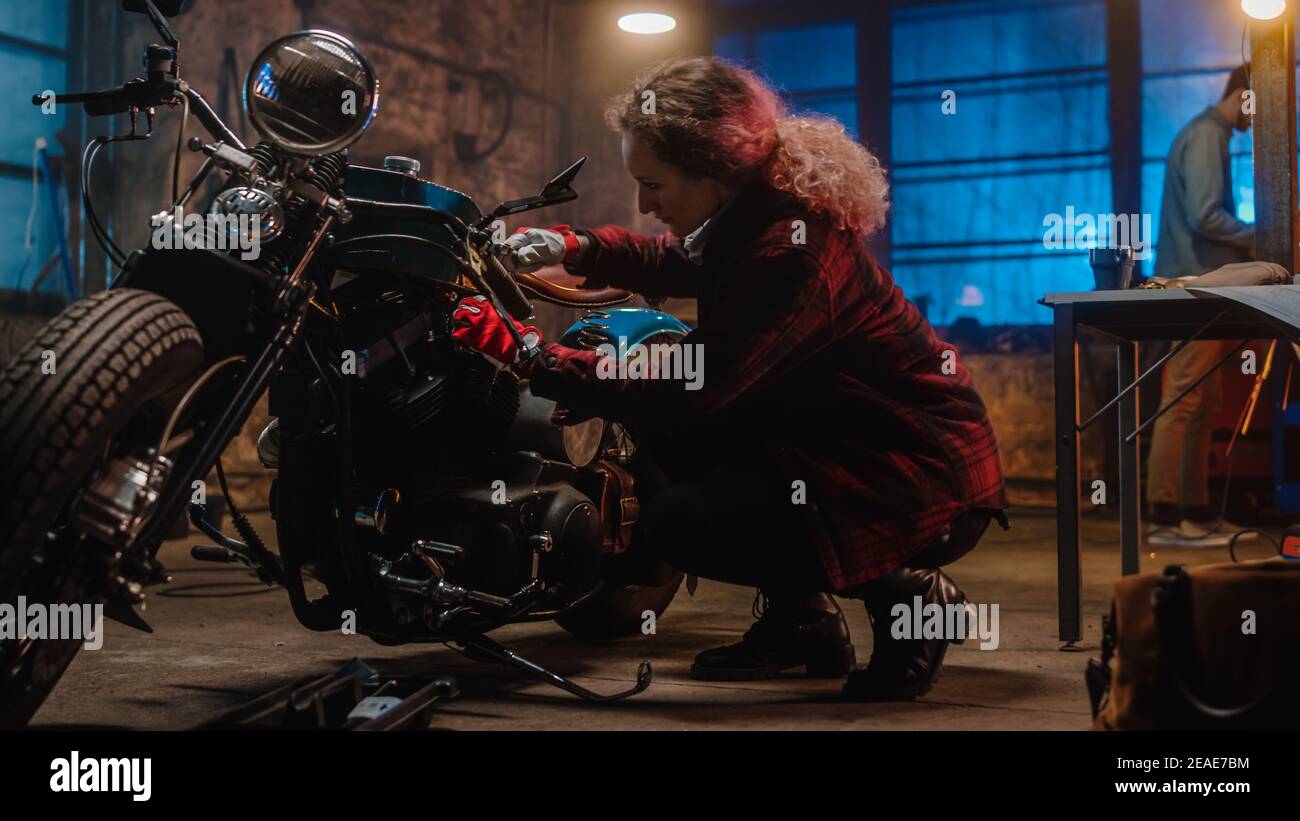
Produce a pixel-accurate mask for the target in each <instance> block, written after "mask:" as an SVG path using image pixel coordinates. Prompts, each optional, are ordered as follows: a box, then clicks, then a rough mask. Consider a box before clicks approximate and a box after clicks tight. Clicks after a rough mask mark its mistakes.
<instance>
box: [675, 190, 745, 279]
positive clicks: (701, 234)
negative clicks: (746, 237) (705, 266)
mask: <svg viewBox="0 0 1300 821" xmlns="http://www.w3.org/2000/svg"><path fill="white" fill-rule="evenodd" d="M735 201H736V195H735V194H733V195H732V196H731V197H729V198H728V199H727V201H726V202H724V203H723V204H722V207H721V208H719V209H718V210H717V211H716V212H714V214H713V216H711V217H709V218H708V219H706V220H705V221H704V223H703V224H702V225H700V227H699V228H696V229H695V230H694V231H692V232H690V233H689V234H687V235H686V236H685V237H683V238H682V245H683V246H685V248H686V256H687V257H688V258H689V259H690V260H691V262H694V263H695V264H696V265H699V264H701V263H702V262H703V261H704V246H705V244H706V243H707V242H708V241H709V235H710V234H712V233H713V229H714V227H715V226H716V225H717V222H718V217H719V216H720V215H721V214H722V213H723V212H725V211H726V210H727V209H728V208H730V207H731V204H732V203H734V202H735Z"/></svg>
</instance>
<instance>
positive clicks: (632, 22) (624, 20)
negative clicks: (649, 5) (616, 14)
mask: <svg viewBox="0 0 1300 821" xmlns="http://www.w3.org/2000/svg"><path fill="white" fill-rule="evenodd" d="M618 27H619V28H621V29H623V31H630V32H632V33H633V34H663V33H664V32H665V31H672V30H673V29H675V28H677V21H676V20H674V19H673V18H671V17H669V16H668V15H667V14H655V13H651V12H643V13H641V14H625V15H623V16H622V17H620V18H618Z"/></svg>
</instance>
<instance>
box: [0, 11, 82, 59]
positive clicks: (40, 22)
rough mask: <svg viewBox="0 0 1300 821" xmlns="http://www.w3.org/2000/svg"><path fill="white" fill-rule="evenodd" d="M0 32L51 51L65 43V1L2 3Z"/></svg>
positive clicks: (63, 45) (66, 19)
mask: <svg viewBox="0 0 1300 821" xmlns="http://www.w3.org/2000/svg"><path fill="white" fill-rule="evenodd" d="M4 5H5V6H7V8H6V9H5V12H4V14H3V15H0V32H3V33H5V34H10V35H13V36H14V37H21V38H22V39H24V40H32V41H34V42H37V43H41V44H43V45H47V46H53V47H54V48H59V49H61V48H65V47H66V46H67V43H68V4H67V3H66V2H65V0H28V2H18V0H4Z"/></svg>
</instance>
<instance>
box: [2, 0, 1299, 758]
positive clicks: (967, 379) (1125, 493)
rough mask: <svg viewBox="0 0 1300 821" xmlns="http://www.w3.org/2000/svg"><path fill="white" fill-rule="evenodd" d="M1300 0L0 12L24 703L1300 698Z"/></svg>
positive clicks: (348, 719)
mask: <svg viewBox="0 0 1300 821" xmlns="http://www.w3.org/2000/svg"><path fill="white" fill-rule="evenodd" d="M1298 5H1300V4H1296V3H1284V2H1282V0H1276V2H1269V1H1268V0H1246V2H1244V3H1242V2H1238V0H803V2H778V1H777V0H698V2H696V1H691V2H687V1H686V0H644V2H643V1H642V0H636V2H630V1H629V2H624V1H623V0H480V1H479V2H476V3H462V2H450V0H428V2H420V3H408V2H398V0H365V1H364V2H363V1H362V0H255V1H254V0H222V1H221V2H209V1H208V0H190V2H184V3H175V2H172V3H167V2H157V0H155V2H154V3H152V4H150V3H146V2H143V1H141V2H126V3H120V2H103V1H101V0H96V1H95V2H90V0H42V2H39V3H31V2H27V3H20V2H16V1H15V0H0V8H3V10H4V14H3V15H2V16H0V90H3V94H2V95H0V96H2V97H3V100H4V106H5V107H4V128H3V129H0V240H3V243H4V245H5V246H6V247H8V248H9V249H10V250H9V253H8V254H7V255H6V261H5V262H4V263H3V264H2V265H0V363H8V364H7V365H5V366H4V367H5V371H4V372H3V375H0V403H2V404H0V473H3V474H4V482H3V485H0V497H3V500H4V504H5V505H6V506H5V507H4V508H3V509H2V510H0V551H3V552H0V604H2V605H4V606H7V607H8V610H5V609H4V607H0V628H3V630H4V631H5V632H0V668H3V672H0V726H4V727H6V728H19V727H27V728H29V729H32V730H53V729H79V730H80V729H85V730H90V729H101V730H128V729H129V730H190V729H195V728H200V727H223V728H235V729H254V728H260V729H266V728H275V727H286V728H298V729H302V728H308V727H322V726H323V727H330V728H335V729H337V728H342V727H357V726H360V725H362V724H363V723H366V722H371V724H368V725H367V727H366V728H367V729H379V728H385V729H387V728H396V727H404V728H410V727H421V728H423V727H430V728H433V729H440V730H514V731H518V730H566V731H568V730H721V731H727V730H772V731H806V730H851V731H903V730H964V731H966V730H968V731H994V730H1020V731H1023V730H1034V731H1066V730H1089V729H1108V730H1160V729H1181V730H1186V729H1277V728H1292V729H1294V728H1295V727H1296V726H1300V714H1298V713H1297V708H1296V706H1295V702H1294V699H1293V698H1279V696H1278V694H1279V693H1281V692H1283V691H1288V692H1289V691H1290V690H1291V688H1290V682H1293V681H1294V676H1295V674H1296V673H1297V672H1300V671H1298V670H1297V669H1296V662H1295V659H1296V654H1295V646H1296V641H1297V639H1300V618H1297V617H1298V616H1300V612H1297V609H1298V608H1300V596H1298V595H1297V593H1300V563H1297V560H1300V526H1298V525H1297V520H1298V518H1300V517H1298V516H1297V514H1298V513H1300V407H1298V405H1300V403H1297V402H1296V401H1293V400H1295V399H1296V398H1297V396H1298V395H1300V394H1297V393H1296V392H1295V391H1294V390H1293V387H1292V385H1293V382H1296V381H1298V380H1296V379H1295V378H1294V377H1296V375H1297V374H1296V371H1297V364H1298V362H1300V359H1298V357H1300V344H1298V342H1300V285H1293V284H1292V277H1293V275H1294V273H1295V272H1296V270H1297V265H1298V264H1300V263H1298V262H1297V259H1296V248H1297V236H1296V229H1297V176H1296V164H1297V141H1296V126H1297V115H1296V80H1295V78H1296V66H1297V64H1296V60H1295V28H1296V25H1295V23H1296V19H1297V18H1296V14H1297V10H1296V9H1297V6H1298ZM149 6H152V12H153V13H154V15H155V16H153V17H151V9H150V8H148V7H149ZM128 7H131V8H128ZM294 33H301V34H294ZM170 35H174V37H172V38H171V39H172V40H174V42H169V39H168V37H169V36H170ZM142 55H143V62H142ZM77 92H98V94H89V95H87V97H86V98H85V99H79V98H77V97H76V96H75V93H77ZM70 95H71V96H70ZM362 132H364V133H362ZM146 133H147V134H149V136H148V138H147V139H144V138H143V136H144V135H145V134H146ZM128 135H132V136H128ZM102 137H116V139H113V140H104V139H101V138H102ZM583 158H585V162H584V163H582V164H580V165H578V166H577V167H576V168H575V163H578V161H579V160H582V159H583ZM497 203H502V204H503V205H501V206H500V207H498V206H497ZM214 215H217V216H223V217H224V216H228V217H230V219H231V220H232V221H231V222H229V223H223V222H220V221H219V220H218V221H216V222H215V224H216V225H217V226H218V227H217V228H215V229H214V228H212V225H213V224H214V221H213V219H212V218H213V217H214ZM250 215H251V216H250ZM190 218H192V219H193V224H194V225H195V226H199V227H198V228H195V229H194V230H193V231H191V221H190ZM223 232H224V233H223ZM250 232H251V233H250ZM227 240H228V241H229V242H230V243H231V244H230V245H229V246H227V245H225V244H220V243H225V242H226V241H227ZM246 240H247V241H250V242H251V243H253V244H251V245H244V244H242V243H244V242H245V241H246ZM620 346H621V347H620ZM629 346H634V347H635V348H636V349H637V350H639V351H641V352H642V353H645V354H646V357H647V358H645V359H637V357H638V356H640V354H639V353H637V352H636V351H631V352H629V351H628V347H629ZM656 351H658V353H656ZM611 354H612V356H611ZM625 354H626V356H628V357H631V360H624V365H625V366H626V367H625V368H624V370H622V371H620V370H619V369H618V367H617V366H615V365H614V364H613V363H615V362H616V361H617V360H618V359H619V358H620V357H622V356H624V355H625ZM660 355H662V359H659V360H656V361H657V364H655V365H653V366H652V365H651V364H646V363H648V362H650V359H651V358H654V357H656V356H660ZM693 356H694V357H696V358H693ZM638 363H639V364H644V365H645V368H643V369H641V370H638V369H637V368H636V367H634V365H636V364H638ZM606 366H609V367H608V368H607V367H606ZM693 366H699V371H698V373H695V374H694V375H695V376H698V381H697V382H696V383H695V384H691V383H690V379H691V378H692V373H693V371H692V368H693ZM611 373H612V374H613V375H612V376H611V375H610V374H611ZM683 382H686V383H687V384H685V385H683V384H682V383H683ZM1004 524H1005V525H1009V527H1006V526H1004ZM60 605H75V606H77V607H86V608H91V609H88V610H87V611H86V612H87V613H90V614H92V615H94V618H97V619H100V621H98V622H93V621H92V620H88V621H86V622H85V625H87V627H86V631H85V632H86V633H87V634H86V635H81V634H77V635H71V634H69V635H56V634H55V628H56V627H60V626H61V627H63V628H68V627H73V628H76V627H78V626H79V625H80V624H81V622H79V621H78V618H80V617H79V616H78V617H69V618H68V619H66V620H64V622H63V623H62V624H59V623H58V619H57V613H58V612H59V611H58V607H59V606H60ZM95 606H99V607H100V611H99V613H98V614H95V613H94V610H93V608H94V607H95ZM42 608H45V609H42ZM51 608H52V609H51ZM913 608H915V609H913ZM1180 608H1181V609H1180ZM67 612H74V611H67ZM75 612H77V613H80V612H81V611H79V610H78V611H75ZM47 613H48V614H49V615H48V619H47V617H46V615H45V614H47ZM900 614H901V615H900ZM932 615H934V616H935V618H934V620H933V621H932V620H931V616H932ZM85 618H86V619H91V615H87V616H86V617H85ZM945 619H946V620H945ZM92 623H94V624H99V625H100V627H101V628H102V633H98V632H96V631H95V630H92V628H91V627H90V625H92ZM932 628H933V630H932ZM1002 628H1006V629H1005V631H1003V630H1002ZM953 630H956V631H957V632H956V633H953V632H952V631H953ZM968 631H969V632H968ZM73 632H74V633H75V632H76V631H75V630H74V631H73ZM961 639H964V641H961ZM959 641H960V643H958V642H959ZM79 646H80V647H81V651H80V652H77V648H78V647H79ZM354 659H359V660H360V661H359V662H356V663H352V664H351V665H350V662H352V660H354ZM647 662H648V664H647ZM362 665H364V666H362ZM65 668H66V669H65ZM651 671H652V672H651ZM1171 682H1172V683H1171ZM1189 693H1190V694H1191V695H1189ZM615 696H618V697H619V698H614V697H615ZM1238 708H1240V709H1238ZM1203 780H1210V779H1208V778H1207V779H1203Z"/></svg>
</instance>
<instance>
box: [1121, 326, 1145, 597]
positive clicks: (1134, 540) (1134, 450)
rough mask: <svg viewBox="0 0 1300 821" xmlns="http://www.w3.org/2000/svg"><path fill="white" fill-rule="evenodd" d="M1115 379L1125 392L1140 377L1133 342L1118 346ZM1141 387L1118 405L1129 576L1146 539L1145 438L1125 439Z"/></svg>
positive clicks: (1133, 426) (1134, 421) (1124, 567)
mask: <svg viewBox="0 0 1300 821" xmlns="http://www.w3.org/2000/svg"><path fill="white" fill-rule="evenodd" d="M1116 354H1117V359H1116V368H1115V378H1116V382H1117V383H1118V386H1119V387H1118V388H1117V390H1121V391H1122V390H1124V388H1126V387H1128V386H1129V385H1131V384H1132V383H1133V380H1134V379H1136V378H1137V371H1138V346H1137V343H1135V342H1132V341H1127V340H1126V341H1123V342H1120V343H1119V344H1118V345H1117V346H1116ZM1141 390H1142V389H1141V388H1136V389H1134V390H1133V391H1132V392H1131V393H1129V394H1128V395H1127V396H1125V397H1124V398H1123V399H1121V400H1120V402H1119V406H1118V412H1119V425H1118V426H1117V428H1118V432H1119V436H1118V438H1117V440H1116V441H1117V444H1118V447H1119V533H1120V569H1121V572H1122V573H1123V574H1124V575H1125V576H1130V575H1132V574H1134V573H1136V572H1138V550H1139V549H1140V547H1141V539H1142V501H1141V499H1142V490H1141V483H1142V471H1141V470H1139V464H1140V462H1139V460H1140V459H1141V450H1140V447H1141V442H1142V438H1141V437H1134V438H1133V441H1132V442H1125V441H1124V440H1125V439H1126V438H1127V437H1128V435H1129V434H1130V433H1132V432H1133V431H1135V430H1137V426H1138V421H1139V420H1138V413H1139V411H1138V408H1139V407H1140V402H1139V399H1138V394H1139V392H1140V391H1141Z"/></svg>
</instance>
